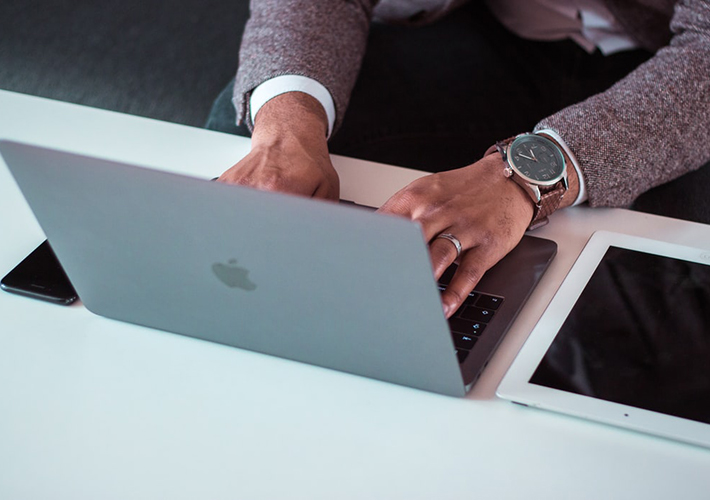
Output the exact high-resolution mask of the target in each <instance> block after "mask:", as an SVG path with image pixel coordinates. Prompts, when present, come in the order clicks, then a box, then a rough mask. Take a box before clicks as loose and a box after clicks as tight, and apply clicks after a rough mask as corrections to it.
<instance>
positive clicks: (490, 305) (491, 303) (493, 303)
mask: <svg viewBox="0 0 710 500" xmlns="http://www.w3.org/2000/svg"><path fill="white" fill-rule="evenodd" d="M502 303H503V297H496V296H494V295H481V296H480V297H479V299H478V301H477V302H476V305H477V306H478V307H482V308H483V309H492V310H494V311H495V310H496V309H498V308H499V307H500V305H501V304H502Z"/></svg>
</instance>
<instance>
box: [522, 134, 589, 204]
mask: <svg viewBox="0 0 710 500" xmlns="http://www.w3.org/2000/svg"><path fill="white" fill-rule="evenodd" d="M535 133H536V134H537V133H543V134H547V135H549V136H550V137H552V138H553V139H554V140H555V142H557V144H559V145H560V146H561V147H562V149H564V150H565V153H566V154H567V156H568V157H569V159H570V161H571V162H572V166H573V167H574V170H575V171H576V172H577V179H579V194H578V195H577V199H576V200H574V203H572V206H573V207H574V206H576V205H580V204H582V203H584V202H585V201H587V188H586V185H585V183H584V176H583V175H582V169H581V168H579V163H578V162H577V158H575V156H574V153H572V150H571V149H570V148H569V147H567V144H565V141H563V140H562V137H560V135H559V134H558V133H557V132H555V131H554V130H552V129H549V128H546V129H541V130H536V131H535Z"/></svg>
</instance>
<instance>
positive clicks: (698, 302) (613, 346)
mask: <svg viewBox="0 0 710 500" xmlns="http://www.w3.org/2000/svg"><path fill="white" fill-rule="evenodd" d="M530 382H531V383H533V384H536V385H541V386H545V387H550V388H553V389H559V390H563V391H568V392H573V393H576V394H582V395H585V396H591V397H594V398H598V399H603V400H607V401H612V402H615V403H621V404H624V405H628V406H633V407H636V408H643V409H646V410H651V411H655V412H660V413H665V414H668V415H673V416H677V417H682V418H686V419H690V420H695V421H699V422H704V423H710V266H708V265H703V264H697V263H694V262H688V261H685V260H678V259H673V258H668V257H662V256H658V255H652V254H648V253H644V252H640V251H636V250H628V249H622V248H617V247H613V246H612V247H609V249H608V250H607V252H606V254H605V255H604V257H603V259H602V261H601V262H600V264H599V266H598V267H597V269H596V270H595V272H594V274H593V275H592V277H591V279H590V280H589V282H588V283H587V285H586V287H585V289H584V291H583V292H582V294H581V295H580V297H579V299H578V300H577V302H576V304H575V305H574V307H573V308H572V311H571V312H570V314H569V316H568V318H567V319H566V321H565V322H564V324H563V325H562V328H561V329H560V331H559V333H558V334H557V336H556V337H555V340H554V341H553V343H552V344H551V345H550V347H549V349H548V351H547V352H546V354H545V356H544V358H543V359H542V361H541V362H540V364H539V365H538V367H537V369H536V370H535V372H534V373H533V375H532V377H531V379H530Z"/></svg>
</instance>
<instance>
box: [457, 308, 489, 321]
mask: <svg viewBox="0 0 710 500" xmlns="http://www.w3.org/2000/svg"><path fill="white" fill-rule="evenodd" d="M494 314H495V312H494V311H491V310H490V309H482V308H480V307H475V306H473V307H467V308H465V309H464V310H463V311H461V313H460V314H459V316H460V317H461V318H464V319H470V320H471V321H480V322H481V323H488V322H489V321H490V320H491V318H493V315H494Z"/></svg>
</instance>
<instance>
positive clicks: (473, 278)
mask: <svg viewBox="0 0 710 500" xmlns="http://www.w3.org/2000/svg"><path fill="white" fill-rule="evenodd" d="M493 264H495V262H491V261H490V260H489V259H488V258H487V257H486V256H485V255H483V254H482V251H480V250H479V249H476V248H474V249H471V250H469V251H468V252H466V254H465V255H464V256H463V257H462V259H461V262H460V263H459V267H458V269H456V273H455V274H454V276H453V278H451V282H450V283H449V285H448V286H447V287H446V290H445V291H444V292H443V293H442V294H441V303H442V306H443V308H444V313H445V314H446V317H447V318H449V317H451V315H452V314H454V313H455V312H456V311H457V310H458V308H459V307H461V304H463V302H464V300H466V297H468V294H470V293H471V292H472V291H473V289H474V288H475V287H476V285H477V284H478V282H479V281H480V280H481V278H482V277H483V275H484V274H485V272H486V271H488V269H490V268H491V267H493Z"/></svg>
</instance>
